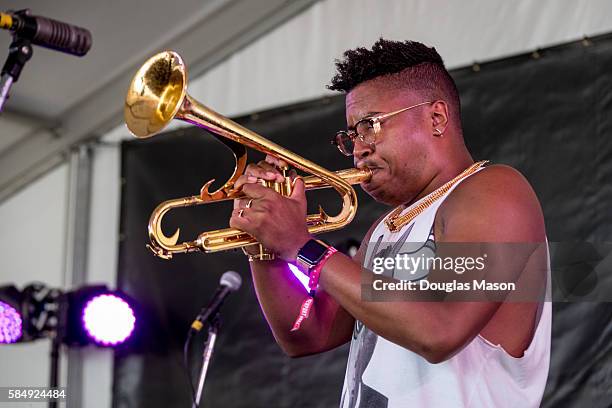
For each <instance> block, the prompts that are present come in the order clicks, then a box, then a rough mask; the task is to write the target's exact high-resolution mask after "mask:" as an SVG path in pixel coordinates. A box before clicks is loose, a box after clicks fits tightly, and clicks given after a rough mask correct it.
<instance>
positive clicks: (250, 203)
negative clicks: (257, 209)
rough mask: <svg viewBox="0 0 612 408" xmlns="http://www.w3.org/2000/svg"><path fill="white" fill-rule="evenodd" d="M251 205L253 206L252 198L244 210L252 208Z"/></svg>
mask: <svg viewBox="0 0 612 408" xmlns="http://www.w3.org/2000/svg"><path fill="white" fill-rule="evenodd" d="M251 205H253V199H252V198H251V199H250V200H249V201H247V203H246V206H245V207H244V208H251Z"/></svg>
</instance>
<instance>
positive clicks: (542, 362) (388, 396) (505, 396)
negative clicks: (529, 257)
mask: <svg viewBox="0 0 612 408" xmlns="http://www.w3.org/2000/svg"><path fill="white" fill-rule="evenodd" d="M481 170H482V169H481ZM464 180H465V179H464ZM457 185H459V183H457V184H455V185H454V186H453V187H452V188H451V189H450V190H449V191H448V192H447V193H446V194H445V195H444V196H442V197H441V198H440V199H439V200H437V201H436V202H435V203H434V204H432V205H431V206H430V207H429V208H427V209H426V210H425V211H423V212H422V213H421V214H420V215H419V216H417V217H416V218H415V220H414V221H413V222H411V223H409V224H407V225H406V226H404V227H403V228H402V229H401V230H400V231H397V232H395V233H391V232H389V230H388V229H387V228H386V226H385V225H384V222H383V221H381V222H380V223H379V224H378V225H377V227H376V229H375V230H374V232H373V234H372V237H371V239H370V243H369V245H368V251H367V253H366V256H365V257H364V266H365V267H366V268H368V269H369V270H372V258H373V257H374V256H378V257H380V256H384V257H390V256H391V257H393V256H395V255H396V253H394V252H393V251H394V250H396V251H397V250H398V248H399V247H400V246H401V244H402V242H406V241H407V242H409V243H422V244H421V247H422V248H427V247H435V246H434V245H428V244H427V242H428V241H429V242H431V243H433V242H434V236H433V224H434V219H435V217H436V213H437V211H438V208H439V207H440V205H441V204H442V203H443V202H444V200H445V199H446V197H448V195H449V194H450V193H451V192H452V191H453V189H454V188H455V187H457ZM408 210H409V208H408V209H406V210H405V211H408ZM398 243H399V245H398ZM381 254H382V255H381ZM548 270H549V271H550V266H549V268H548ZM401 272H403V271H397V270H396V271H395V272H394V278H396V279H406V280H415V279H421V278H423V277H425V276H426V275H427V273H428V272H427V271H422V273H421V274H420V275H416V276H415V275H411V276H409V277H407V276H406V277H404V276H401ZM547 286H548V287H547V293H549V292H550V272H549V276H548V285H547ZM546 299H550V296H547V297H546ZM551 309H552V308H551V303H550V302H543V303H542V304H541V306H540V310H539V311H538V317H539V318H538V319H536V329H535V332H534V335H533V339H532V341H531V343H530V345H529V347H528V348H527V350H526V351H525V353H524V355H523V357H520V358H516V357H513V356H511V355H509V354H508V353H507V352H506V351H505V350H504V349H503V348H502V347H501V346H500V345H495V344H492V343H490V342H489V341H487V340H486V339H485V338H484V337H482V336H480V335H478V336H476V337H475V338H474V339H473V340H472V341H471V342H470V343H469V344H468V345H467V346H465V347H464V348H463V349H462V350H461V351H460V352H459V353H457V354H456V355H454V356H453V357H451V358H450V359H448V360H446V361H444V362H442V363H439V364H431V363H429V362H428V361H427V360H425V359H424V358H423V357H421V356H420V355H418V354H416V353H414V352H412V351H410V350H408V349H406V348H403V347H401V346H398V345H396V344H394V343H392V342H390V341H388V340H386V339H384V338H383V337H381V336H378V335H377V334H375V333H374V332H372V331H371V330H369V329H368V328H367V327H365V326H364V325H363V323H361V322H360V321H356V322H355V327H354V330H353V337H352V341H351V349H350V353H349V359H348V364H347V368H346V375H345V379H344V387H343V390H342V399H341V401H340V407H341V408H416V407H428V408H429V407H434V408H439V407H453V408H455V407H477V408H480V407H482V408H485V407H486V408H490V407H521V408H528V407H538V406H539V405H540V401H541V399H542V395H543V393H544V387H545V385H546V379H547V377H548V367H549V363H550V331H551V319H552V310H551Z"/></svg>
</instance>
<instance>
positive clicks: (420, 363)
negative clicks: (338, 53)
mask: <svg viewBox="0 0 612 408" xmlns="http://www.w3.org/2000/svg"><path fill="white" fill-rule="evenodd" d="M329 88H330V89H332V90H337V91H341V92H344V93H345V94H346V120H347V125H348V127H347V130H344V131H339V132H338V133H337V134H336V137H335V139H334V140H335V143H336V145H337V146H338V148H339V150H340V152H341V153H343V154H345V155H352V156H353V157H354V165H355V167H357V168H365V167H367V168H369V169H371V171H372V177H371V178H370V180H369V181H367V182H364V183H362V184H361V187H362V188H363V189H364V190H365V191H366V192H367V193H368V194H369V195H370V196H372V197H373V198H374V199H375V200H377V201H379V202H382V203H384V204H387V205H389V206H390V207H391V208H392V209H391V210H390V212H389V213H387V214H385V215H384V216H383V217H382V218H381V219H379V220H378V221H377V222H376V223H375V224H374V225H372V227H371V228H370V230H369V231H368V233H367V235H366V236H365V237H364V239H363V241H362V244H361V247H360V249H359V251H358V253H357V255H356V256H355V257H354V258H352V259H351V258H350V257H348V256H346V255H343V254H341V253H338V252H335V250H334V249H333V248H332V247H328V246H327V245H326V244H324V243H322V242H320V241H316V240H314V239H313V237H312V236H310V234H309V233H308V230H307V225H306V222H305V217H306V198H305V191H304V184H303V182H302V180H301V179H300V178H295V179H294V183H293V184H294V188H293V191H292V194H291V195H290V196H289V197H284V196H282V195H280V194H278V193H276V192H275V191H273V190H272V189H269V188H266V187H263V186H262V185H261V184H260V183H259V182H258V181H259V179H264V180H270V181H279V182H281V181H283V176H282V175H281V173H280V172H279V170H278V167H279V166H283V165H285V163H282V162H280V161H278V160H277V159H275V158H273V157H270V156H269V157H267V158H266V160H265V161H262V162H260V163H258V164H257V165H250V166H249V167H248V168H247V171H246V173H245V175H243V176H241V177H240V178H239V179H238V181H237V183H236V187H238V188H241V189H242V191H243V193H244V194H245V195H246V198H244V199H240V200H237V201H236V202H235V209H234V211H233V213H232V217H231V219H230V225H231V226H232V227H235V228H238V229H241V230H243V231H245V232H248V233H249V234H251V235H252V236H254V237H255V238H256V239H257V241H258V242H260V243H261V244H262V245H263V246H264V247H265V248H267V249H268V250H270V251H272V252H274V253H275V254H276V259H274V260H266V259H261V258H260V257H259V256H258V251H257V250H256V249H255V246H253V247H249V248H248V249H247V251H248V252H249V254H250V257H249V259H250V260H251V262H250V264H251V269H252V273H253V279H254V283H255V288H256V292H257V297H258V299H259V302H260V304H261V307H262V309H263V311H264V314H265V317H266V319H267V321H268V323H269V325H270V327H271V329H272V332H273V333H274V336H275V338H276V341H277V342H278V344H279V345H280V346H281V348H282V349H283V350H284V351H285V353H287V354H288V355H290V356H294V357H297V356H303V355H310V354H314V353H320V352H323V351H326V350H330V349H333V348H335V347H337V346H339V345H342V344H344V343H346V342H348V341H351V351H350V355H349V360H348V364H347V370H346V377H345V383H344V389H343V392H342V400H341V406H342V407H351V408H352V407H408V406H415V407H416V406H427V407H457V406H469V407H491V406H508V407H511V406H512V407H514V406H521V407H531V406H539V404H540V401H541V398H542V394H543V391H544V386H545V383H546V378H547V374H548V366H549V359H550V325H551V305H550V303H549V302H542V301H541V299H528V300H525V299H522V300H523V301H509V300H508V298H507V297H505V296H506V295H508V296H510V295H511V294H510V295H509V294H508V293H506V292H504V296H502V297H495V296H494V297H493V298H491V297H486V296H485V297H483V298H479V299H476V298H473V297H468V298H466V297H463V298H462V297H461V296H460V295H456V294H454V293H451V294H449V293H442V294H440V293H439V291H438V292H436V294H435V295H432V297H428V296H429V295H426V294H424V293H417V292H418V291H412V292H411V291H407V292H406V294H405V296H404V298H402V299H401V300H397V299H395V298H394V299H391V300H389V299H387V301H372V300H371V299H369V298H368V296H366V295H364V292H363V288H364V286H368V285H370V284H371V285H374V282H378V283H377V285H378V286H380V285H383V284H384V283H387V284H389V283H397V282H400V281H403V282H415V283H419V282H421V281H428V282H434V283H435V282H437V283H451V279H452V281H453V282H454V283H453V288H456V287H457V285H458V284H463V282H462V281H461V278H460V275H462V273H460V272H458V269H457V268H455V270H451V271H450V272H449V271H444V270H441V269H442V268H441V267H440V266H438V267H435V268H431V269H429V268H427V267H421V269H419V270H418V271H415V270H412V271H409V272H408V271H407V270H406V269H405V268H404V269H402V268H401V267H400V263H399V261H401V260H402V258H401V256H400V255H405V254H406V249H405V248H406V245H408V243H410V244H411V245H412V246H411V248H415V245H416V248H417V249H418V251H412V252H411V254H413V255H414V254H419V255H418V256H420V257H422V259H425V255H424V254H430V255H432V256H439V255H440V254H441V253H443V252H444V251H445V249H444V248H445V244H451V243H463V244H467V245H468V249H466V251H468V252H469V251H470V249H469V246H470V244H473V245H472V246H473V248H482V247H483V246H485V245H484V244H483V243H487V244H488V245H489V246H488V247H487V248H489V249H491V248H493V249H492V250H490V251H489V253H488V255H489V256H488V258H487V260H486V262H487V263H488V265H493V266H489V267H487V268H485V269H486V270H485V271H484V272H483V273H485V272H486V273H491V272H494V273H495V276H494V277H491V276H490V275H486V276H485V278H487V279H490V280H493V281H495V282H494V283H496V284H498V283H499V282H498V281H502V280H504V281H511V282H517V283H519V284H520V283H523V284H527V285H531V286H532V287H533V286H538V287H545V284H546V280H547V273H546V272H547V268H546V267H541V266H542V265H546V264H547V260H548V258H547V257H548V255H547V251H546V250H543V251H542V250H541V248H542V243H545V242H546V234H545V227H544V220H543V215H542V211H541V208H540V205H539V202H538V199H537V197H536V195H535V193H534V192H533V190H532V188H531V187H530V185H529V183H528V182H527V181H526V180H525V179H524V178H523V176H522V175H521V174H520V173H518V172H517V171H516V170H514V169H512V168H511V167H507V166H502V165H490V166H486V167H485V166H484V162H477V163H475V162H474V160H473V159H472V157H471V155H470V153H469V151H468V150H467V148H466V146H465V144H464V140H463V133H462V126H461V117H460V102H459V96H458V92H457V89H456V86H455V84H454V81H453V80H452V78H451V77H450V75H449V74H448V72H447V70H446V69H445V67H444V64H443V62H442V59H441V57H440V56H439V54H438V53H437V52H436V51H435V49H433V48H429V47H427V46H425V45H423V44H421V43H418V42H410V41H408V42H395V41H386V40H383V39H381V40H379V41H378V42H376V43H375V44H374V46H373V47H372V48H371V49H365V48H358V49H355V50H350V51H347V52H345V54H344V59H343V60H341V61H339V62H337V74H336V75H335V77H334V78H333V79H332V82H331V85H330V87H329ZM270 214H274V217H271V216H270ZM506 243H513V244H521V247H520V249H516V247H513V248H514V249H513V250H510V249H507V248H506V249H504V246H503V245H502V244H506ZM493 244H495V245H496V246H493V247H491V245H493ZM497 244H499V245H497ZM532 244H533V245H532ZM538 244H539V245H538ZM449 246H450V245H449ZM537 248H539V249H537ZM544 248H545V246H544ZM402 251H404V252H402ZM447 251H448V254H451V253H453V251H452V250H447ZM408 252H410V251H408ZM454 254H455V255H456V251H455V253H454ZM463 255H465V254H463ZM461 258H463V259H464V260H465V258H466V257H465V256H462V257H461ZM379 259H384V260H385V261H384V262H385V263H384V265H386V267H384V268H383V269H382V273H379V272H380V271H379V272H376V273H375V272H373V268H374V266H375V264H376V262H377V260H379ZM388 259H392V260H393V259H395V260H396V261H397V262H396V261H393V262H387V261H386V260H388ZM456 259H458V258H456ZM286 262H291V263H296V264H297V265H299V266H300V268H301V270H302V271H303V272H304V273H305V274H306V275H308V276H309V278H310V288H311V291H310V297H306V294H305V291H304V288H303V286H302V285H301V284H300V283H299V282H297V281H296V280H295V279H293V277H292V276H291V272H290V271H289V270H288V269H287V264H286ZM380 265H383V263H382V262H381V263H380ZM380 265H379V266H380ZM421 266H423V265H421ZM449 273H450V274H451V275H449ZM449 276H452V278H449ZM379 278H380V279H379ZM502 278H503V279H502ZM457 282H459V283H457ZM483 282H484V279H483ZM364 283H365V285H364ZM483 285H484V283H483ZM472 289H473V288H472ZM421 292H422V291H421ZM470 293H471V294H470V296H471V295H474V293H475V291H474V290H472V292H470ZM378 300H380V299H378ZM432 300H435V301H432ZM298 312H299V314H300V315H301V316H299V317H297V318H296V314H298ZM306 317H307V318H306Z"/></svg>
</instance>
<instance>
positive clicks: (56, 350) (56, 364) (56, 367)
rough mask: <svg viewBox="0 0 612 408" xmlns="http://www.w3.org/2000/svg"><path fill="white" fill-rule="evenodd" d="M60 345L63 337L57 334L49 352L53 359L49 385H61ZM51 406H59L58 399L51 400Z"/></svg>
mask: <svg viewBox="0 0 612 408" xmlns="http://www.w3.org/2000/svg"><path fill="white" fill-rule="evenodd" d="M60 347H61V339H60V337H59V336H58V335H57V334H55V335H54V336H53V338H52V339H51V352H50V353H49V356H50V360H51V369H50V372H49V387H51V388H57V387H59V374H60ZM49 408H57V400H54V399H51V400H49Z"/></svg>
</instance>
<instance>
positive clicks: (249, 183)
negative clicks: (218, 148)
mask: <svg viewBox="0 0 612 408" xmlns="http://www.w3.org/2000/svg"><path fill="white" fill-rule="evenodd" d="M277 166H278V167H282V166H286V163H285V162H283V161H281V160H279V159H277V158H275V157H272V156H267V157H266V159H265V160H264V161H261V162H259V163H257V164H256V165H254V164H250V165H249V166H248V167H247V169H246V171H245V174H244V175H242V176H240V177H239V178H238V180H236V183H235V185H234V187H235V188H236V189H242V192H243V193H244V194H245V195H246V198H243V199H240V200H235V201H234V210H233V211H232V217H231V218H230V226H231V227H233V228H238V229H240V230H242V231H244V232H247V233H249V234H251V235H252V236H253V237H255V239H257V241H258V242H259V243H261V244H262V245H263V246H264V247H266V248H267V249H269V250H271V251H273V252H275V253H276V254H277V255H278V257H279V258H281V259H284V260H286V261H289V262H291V261H294V260H295V258H296V257H297V253H298V251H299V250H300V248H301V247H302V246H303V245H304V244H305V243H306V242H307V241H308V240H309V239H310V234H309V233H308V228H307V226H306V194H305V191H304V182H303V180H302V179H301V178H298V177H295V174H294V175H293V177H292V182H293V191H292V193H291V195H290V196H289V197H284V196H282V195H280V194H278V193H277V192H276V191H274V190H272V189H270V188H267V187H264V186H262V185H261V184H259V183H258V180H259V179H263V180H268V181H275V182H283V181H284V177H283V175H282V174H281V173H280V171H279V170H278V168H277Z"/></svg>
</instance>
